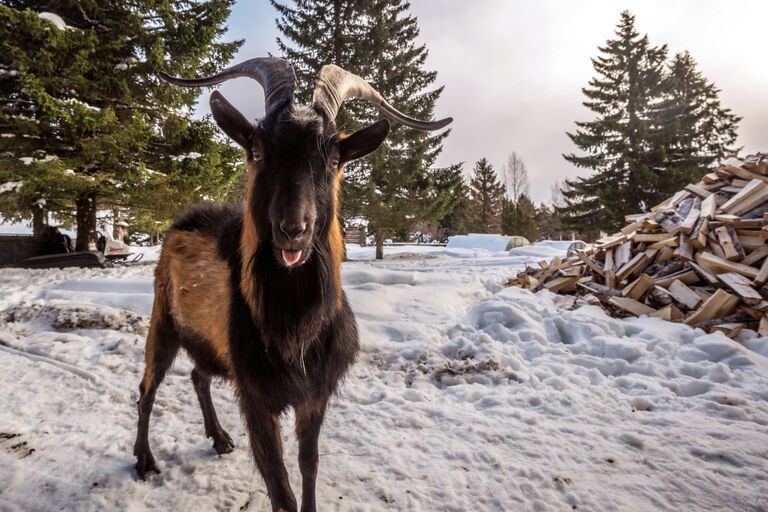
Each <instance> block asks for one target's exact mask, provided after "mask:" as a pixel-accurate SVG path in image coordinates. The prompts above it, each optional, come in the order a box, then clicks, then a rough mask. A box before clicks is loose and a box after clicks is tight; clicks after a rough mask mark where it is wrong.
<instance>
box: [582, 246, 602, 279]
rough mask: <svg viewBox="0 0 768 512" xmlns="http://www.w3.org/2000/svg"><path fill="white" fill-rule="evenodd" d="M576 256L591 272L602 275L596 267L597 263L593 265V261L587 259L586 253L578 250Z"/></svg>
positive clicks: (600, 269)
mask: <svg viewBox="0 0 768 512" xmlns="http://www.w3.org/2000/svg"><path fill="white" fill-rule="evenodd" d="M576 255H577V256H578V257H579V259H581V261H583V262H584V264H585V265H587V266H588V267H589V268H590V270H592V272H594V273H596V274H599V275H601V276H602V275H603V269H602V268H600V267H599V266H598V265H597V263H595V261H594V260H593V259H592V258H590V257H589V255H588V254H587V253H585V252H584V251H581V250H580V251H576Z"/></svg>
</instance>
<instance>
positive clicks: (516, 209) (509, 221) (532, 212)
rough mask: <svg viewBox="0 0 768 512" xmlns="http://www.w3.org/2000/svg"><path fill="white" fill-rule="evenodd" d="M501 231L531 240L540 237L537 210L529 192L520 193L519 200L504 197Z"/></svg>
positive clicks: (533, 240)
mask: <svg viewBox="0 0 768 512" xmlns="http://www.w3.org/2000/svg"><path fill="white" fill-rule="evenodd" d="M501 233H502V234H504V235H515V236H523V237H525V238H527V239H528V240H529V241H531V242H535V241H536V240H538V239H539V227H538V220H537V210H536V207H535V206H534V204H533V202H532V201H531V199H530V198H529V197H528V194H525V193H523V194H520V196H519V197H518V199H517V202H515V201H512V200H511V199H509V198H505V199H504V203H503V206H502V214H501Z"/></svg>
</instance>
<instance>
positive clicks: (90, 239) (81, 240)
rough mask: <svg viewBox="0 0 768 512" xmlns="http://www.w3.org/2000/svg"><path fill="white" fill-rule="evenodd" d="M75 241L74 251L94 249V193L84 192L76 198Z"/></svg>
mask: <svg viewBox="0 0 768 512" xmlns="http://www.w3.org/2000/svg"><path fill="white" fill-rule="evenodd" d="M75 206H76V208H77V215H76V216H77V243H76V244H75V250H76V251H93V250H96V239H97V237H96V193H95V192H84V193H82V194H81V195H80V196H79V197H78V198H77V199H76V200H75Z"/></svg>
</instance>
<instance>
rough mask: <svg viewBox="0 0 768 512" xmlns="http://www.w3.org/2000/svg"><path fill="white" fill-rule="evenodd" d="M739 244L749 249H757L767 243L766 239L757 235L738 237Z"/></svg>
mask: <svg viewBox="0 0 768 512" xmlns="http://www.w3.org/2000/svg"><path fill="white" fill-rule="evenodd" d="M738 241H739V244H740V245H741V246H742V247H743V248H744V249H747V250H752V249H757V248H758V247H762V246H764V245H765V239H763V238H761V237H755V236H740V237H738Z"/></svg>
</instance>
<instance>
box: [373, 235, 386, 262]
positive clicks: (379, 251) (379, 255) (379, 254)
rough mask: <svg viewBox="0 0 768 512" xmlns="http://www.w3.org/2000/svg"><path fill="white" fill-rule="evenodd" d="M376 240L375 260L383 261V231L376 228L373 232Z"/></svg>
mask: <svg viewBox="0 0 768 512" xmlns="http://www.w3.org/2000/svg"><path fill="white" fill-rule="evenodd" d="M374 233H375V235H374V237H375V238H376V259H377V260H383V259H384V230H383V229H382V228H380V227H377V228H376V230H375V231H374Z"/></svg>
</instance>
